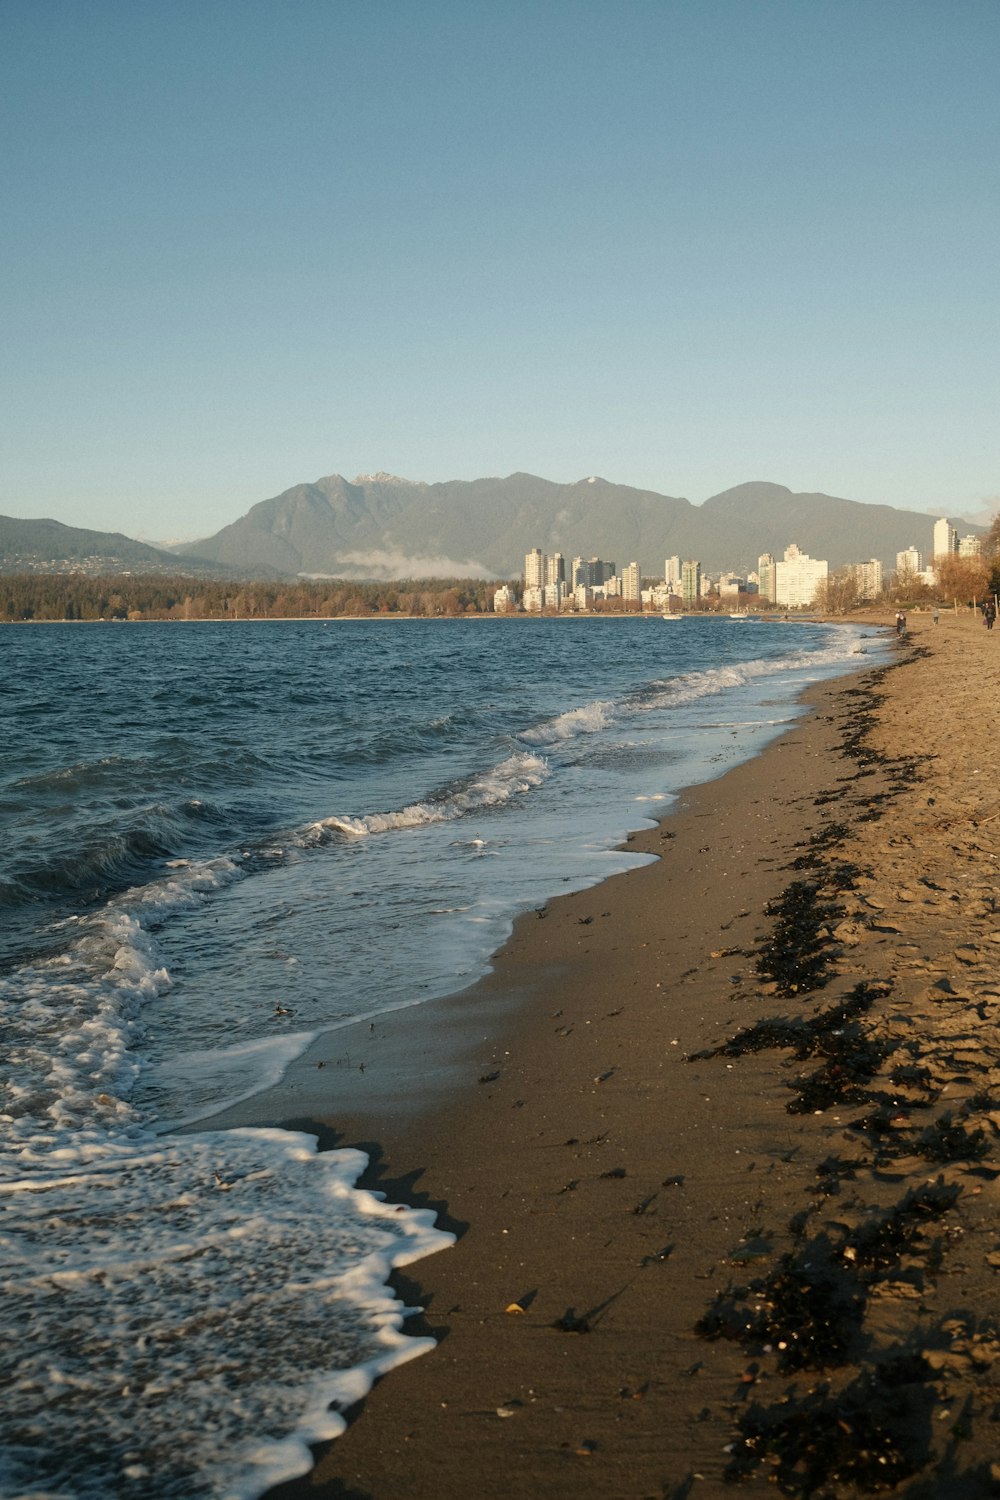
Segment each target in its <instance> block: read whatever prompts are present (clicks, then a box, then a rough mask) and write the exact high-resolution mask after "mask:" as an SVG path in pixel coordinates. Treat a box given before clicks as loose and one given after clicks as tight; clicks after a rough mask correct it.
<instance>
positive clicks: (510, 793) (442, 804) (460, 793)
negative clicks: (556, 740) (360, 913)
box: [301, 753, 551, 842]
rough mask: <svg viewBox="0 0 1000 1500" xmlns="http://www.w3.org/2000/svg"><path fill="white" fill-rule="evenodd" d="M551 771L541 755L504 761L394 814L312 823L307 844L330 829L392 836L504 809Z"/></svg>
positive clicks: (357, 834) (339, 817)
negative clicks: (496, 808) (401, 831)
mask: <svg viewBox="0 0 1000 1500" xmlns="http://www.w3.org/2000/svg"><path fill="white" fill-rule="evenodd" d="M550 774H551V773H550V768H549V765H548V763H547V761H545V760H544V759H543V758H542V757H541V756H540V755H532V754H523V753H522V754H517V755H511V756H509V757H508V758H507V759H506V760H503V761H501V762H500V763H499V764H498V765H496V766H494V767H493V768H492V769H491V770H489V771H484V772H481V773H480V774H478V775H476V776H472V777H469V778H468V780H466V781H463V782H459V783H457V784H456V785H455V786H453V787H452V788H451V789H450V790H447V791H445V792H443V793H442V794H441V795H440V796H437V797H434V798H432V799H429V800H428V801H425V802H412V803H410V805H409V806H407V807H403V808H400V809H398V810H397V811H393V812H380V813H366V814H361V815H351V814H346V813H332V814H331V815H330V816H329V817H326V818H320V819H319V820H318V821H317V822H315V823H310V824H309V825H308V826H307V827H306V828H305V829H304V830H303V831H302V835H301V837H302V840H303V842H316V841H318V840H321V839H322V838H323V837H324V835H326V834H328V833H329V832H330V830H336V831H337V832H340V833H347V834H351V835H353V836H354V837H356V838H365V837H367V835H369V834H373V833H392V832H396V831H397V830H399V829H404V828H420V827H422V826H423V825H425V824H430V823H450V822H453V821H454V820H455V819H456V818H462V817H464V816H465V815H466V814H467V813H470V812H479V811H482V810H484V809H486V808H490V807H501V806H502V805H503V804H504V803H505V802H509V801H510V800H511V798H513V797H518V796H522V795H523V794H524V793H525V792H530V791H532V790H533V789H534V788H535V787H536V786H541V784H542V782H543V781H545V780H546V778H547V777H548V776H549V775H550Z"/></svg>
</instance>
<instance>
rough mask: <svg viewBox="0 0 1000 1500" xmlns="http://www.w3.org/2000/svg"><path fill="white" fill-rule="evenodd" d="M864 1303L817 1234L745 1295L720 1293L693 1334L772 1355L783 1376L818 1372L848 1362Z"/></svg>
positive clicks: (857, 1288)
mask: <svg viewBox="0 0 1000 1500" xmlns="http://www.w3.org/2000/svg"><path fill="white" fill-rule="evenodd" d="M865 1304H866V1297H865V1293H864V1290H863V1288H861V1286H860V1285H859V1284H858V1281H857V1278H856V1277H855V1276H853V1275H852V1273H851V1272H850V1271H848V1270H846V1268H845V1266H844V1264H843V1261H842V1260H841V1258H840V1256H839V1254H838V1252H837V1250H836V1249H835V1248H834V1246H833V1245H832V1244H831V1243H830V1241H829V1239H828V1238H827V1237H826V1236H825V1235H820V1236H817V1238H815V1239H813V1240H810V1241H809V1242H808V1243H807V1244H805V1245H803V1246H802V1247H800V1248H799V1249H796V1250H793V1251H790V1252H789V1253H788V1254H787V1255H783V1256H782V1257H781V1259H780V1260H779V1262H778V1264H777V1266H776V1267H775V1269H774V1270H773V1271H772V1272H771V1274H770V1275H769V1276H767V1277H766V1278H763V1279H761V1280H759V1281H754V1282H752V1283H751V1285H750V1287H749V1289H747V1290H746V1291H745V1292H744V1291H741V1290H740V1289H736V1290H734V1291H731V1292H729V1293H728V1294H727V1293H720V1294H719V1295H718V1296H717V1297H716V1299H715V1302H714V1303H713V1305H712V1306H711V1307H710V1308H709V1310H708V1311H707V1312H706V1313H705V1315H704V1317H702V1318H701V1319H700V1320H699V1322H698V1323H697V1324H696V1325H695V1332H696V1333H699V1334H700V1335H701V1336H702V1337H703V1338H708V1339H716V1338H726V1339H732V1340H734V1341H736V1342H738V1343H740V1344H743V1345H744V1346H750V1347H753V1348H755V1349H757V1350H759V1351H761V1352H767V1351H769V1350H773V1351H775V1352H776V1353H777V1356H778V1366H779V1369H781V1370H783V1371H787V1370H802V1369H813V1370H822V1369H827V1368H830V1367H832V1366H835V1365H840V1364H843V1363H844V1361H845V1360H846V1359H847V1358H848V1356H849V1353H850V1349H851V1346H852V1343H853V1341H854V1339H855V1336H856V1334H857V1331H858V1328H859V1327H860V1324H861V1320H862V1318H863V1316H864V1311H865Z"/></svg>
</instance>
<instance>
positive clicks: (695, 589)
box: [681, 558, 701, 604]
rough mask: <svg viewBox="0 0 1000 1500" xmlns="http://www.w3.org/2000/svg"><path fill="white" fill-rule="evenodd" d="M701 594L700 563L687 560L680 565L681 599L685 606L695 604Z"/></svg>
mask: <svg viewBox="0 0 1000 1500" xmlns="http://www.w3.org/2000/svg"><path fill="white" fill-rule="evenodd" d="M700 593H701V563H700V562H698V560H697V559H696V558H689V559H688V560H687V561H686V562H683V563H681V597H682V599H683V600H684V603H685V604H697V602H698V597H699V595H700Z"/></svg>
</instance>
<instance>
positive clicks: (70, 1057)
mask: <svg viewBox="0 0 1000 1500" xmlns="http://www.w3.org/2000/svg"><path fill="white" fill-rule="evenodd" d="M238 874H239V867H238V866H237V865H236V863H235V862H234V861H232V860H229V859H225V858H220V859H217V860H209V861H206V862H204V863H201V864H190V863H188V862H187V861H177V862H176V863H175V864H174V865H173V866H172V867H171V868H170V869H169V871H168V872H167V873H166V874H165V875H164V876H163V877H162V878H160V879H159V880H154V881H152V882H150V883H149V884H148V885H145V886H141V887H137V888H134V889H132V890H129V891H127V892H125V893H124V894H123V895H122V896H120V897H116V898H115V899H114V900H112V901H110V902H108V903H107V904H106V905H105V906H104V907H103V908H102V909H101V910H100V911H99V912H97V913H95V914H94V915H92V916H89V917H70V918H68V919H66V920H65V921H64V922H61V923H59V924H57V926H56V929H55V930H56V931H57V932H59V933H61V934H62V936H63V937H64V938H65V940H66V941H65V944H64V947H63V949H62V951H60V952H59V953H57V954H55V955H54V956H51V957H47V958H43V959H40V960H38V961H37V962H34V963H28V964H24V965H22V966H20V967H19V968H16V969H14V970H12V971H11V972H10V973H9V974H8V975H6V976H5V977H4V978H3V979H2V980H0V1022H2V1024H3V1029H4V1035H5V1040H6V1055H5V1066H4V1076H3V1080H2V1106H0V1107H2V1113H3V1114H5V1115H7V1116H8V1118H9V1122H10V1123H11V1129H12V1132H13V1137H14V1138H15V1139H17V1140H19V1141H24V1140H27V1139H30V1138H31V1136H32V1135H33V1133H34V1132H35V1131H37V1130H39V1129H42V1130H45V1131H48V1130H51V1129H73V1130H78V1129H86V1128H89V1127H94V1126H97V1127H101V1128H105V1129H109V1128H119V1127H122V1126H126V1125H132V1124H134V1123H135V1122H136V1121H135V1114H134V1111H133V1110H132V1107H131V1105H130V1103H129V1097H130V1095H131V1093H132V1090H133V1088H134V1085H135V1081H136V1079H137V1077H138V1075H139V1071H140V1068H141V1066H142V1065H141V1061H140V1059H139V1057H138V1053H137V1047H138V1044H139V1042H140V1040H141V1037H142V1032H143V1023H142V1011H143V1008H144V1006H145V1005H146V1004H147V1003H148V1002H149V1001H150V1000H153V999H155V998H156V996H157V995H161V994H163V993H164V992H165V991H166V990H168V989H169V988H170V987H171V984H172V980H171V978H170V975H169V973H168V972H167V970H166V969H165V968H164V967H163V966H162V964H161V962H160V959H159V956H158V954H157V950H156V945H155V942H154V940H153V937H152V936H151V934H150V932H149V930H148V929H149V928H150V927H152V926H153V925H155V924H157V923H159V922H161V921H162V920H163V919H164V918H165V917H167V916H169V915H170V914H172V913H174V912H177V911H181V910H183V909H185V908H187V907H191V906H193V905H195V904H198V903H200V902H201V901H202V900H203V899H204V898H205V897H206V896H207V895H208V894H209V893H210V892H212V891H215V890H218V889H220V888H221V887H222V886H224V885H228V884H229V883H230V882H231V881H232V880H234V879H235V878H237V876H238Z"/></svg>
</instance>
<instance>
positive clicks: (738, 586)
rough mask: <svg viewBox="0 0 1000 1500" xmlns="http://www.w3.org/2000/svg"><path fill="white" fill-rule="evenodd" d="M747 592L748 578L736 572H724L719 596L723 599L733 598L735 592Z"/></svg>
mask: <svg viewBox="0 0 1000 1500" xmlns="http://www.w3.org/2000/svg"><path fill="white" fill-rule="evenodd" d="M744 593H746V579H745V578H740V577H739V576H738V575H737V574H736V573H723V575H722V577H721V578H720V579H719V596H720V598H723V599H727V598H728V599H731V598H732V597H733V595H734V594H744Z"/></svg>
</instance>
